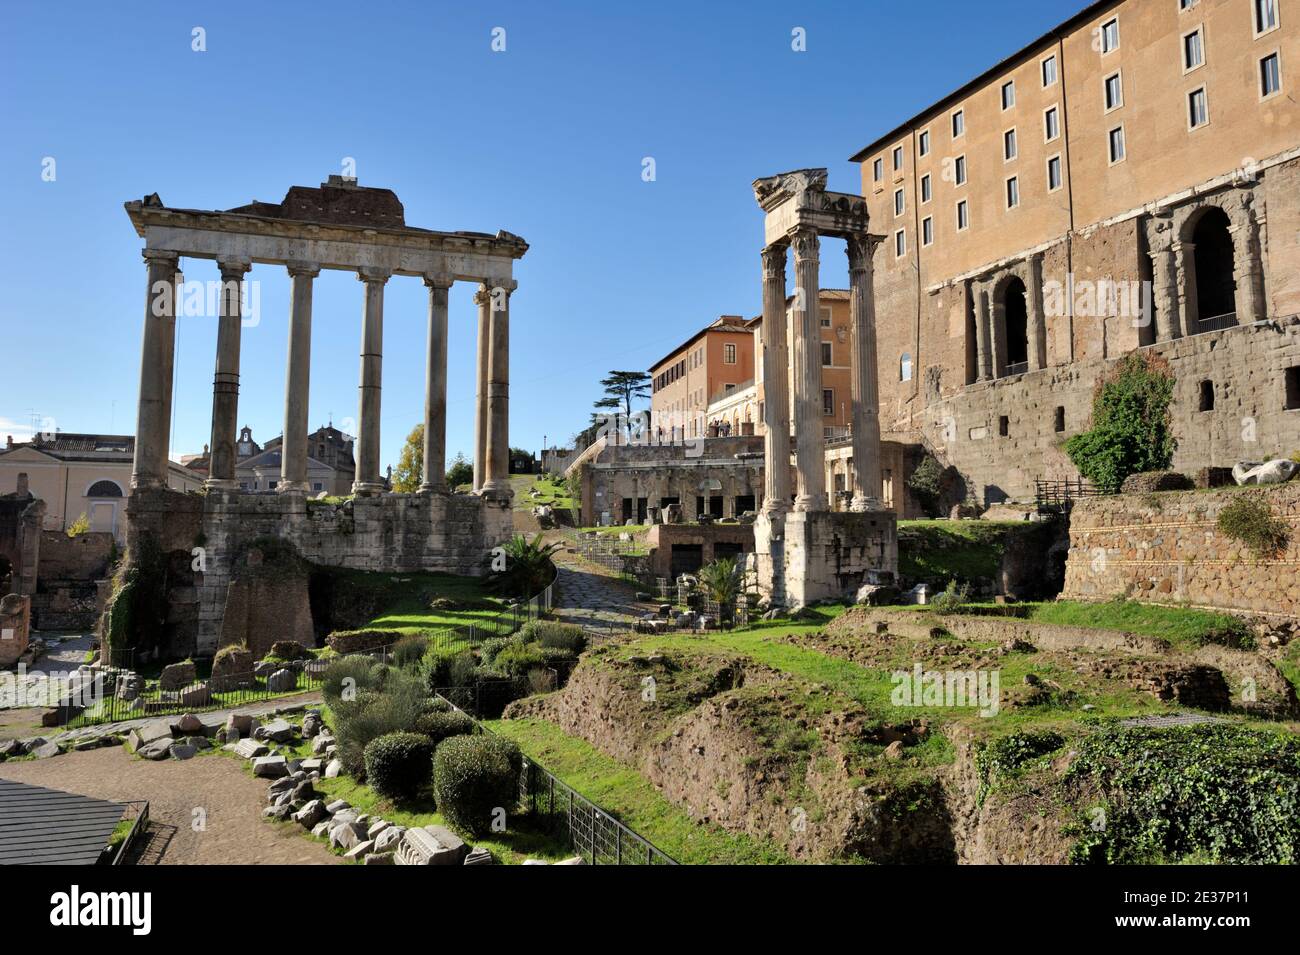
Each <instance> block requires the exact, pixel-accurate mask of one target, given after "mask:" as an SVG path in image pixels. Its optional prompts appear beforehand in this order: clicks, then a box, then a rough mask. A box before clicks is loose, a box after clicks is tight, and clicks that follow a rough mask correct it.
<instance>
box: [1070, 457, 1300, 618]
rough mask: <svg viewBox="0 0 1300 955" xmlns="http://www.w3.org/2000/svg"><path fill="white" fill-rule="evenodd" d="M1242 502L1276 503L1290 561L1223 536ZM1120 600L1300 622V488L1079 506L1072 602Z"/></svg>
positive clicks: (1119, 498) (1122, 498) (1073, 521)
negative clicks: (1232, 509)
mask: <svg viewBox="0 0 1300 955" xmlns="http://www.w3.org/2000/svg"><path fill="white" fill-rule="evenodd" d="M1242 495H1252V496H1255V497H1258V498H1260V499H1262V500H1264V501H1267V502H1268V504H1269V506H1270V508H1271V510H1272V512H1273V516H1274V517H1275V518H1277V519H1278V520H1280V521H1282V522H1284V523H1285V524H1286V525H1287V527H1288V529H1289V531H1290V540H1289V542H1288V544H1287V546H1286V548H1285V549H1284V550H1283V551H1282V552H1281V553H1279V554H1275V555H1273V556H1270V557H1266V558H1260V559H1256V558H1255V557H1254V556H1253V555H1252V554H1251V553H1250V551H1249V549H1248V548H1247V547H1246V546H1245V545H1244V544H1242V543H1240V542H1239V541H1236V540H1233V539H1231V538H1229V537H1226V536H1225V535H1224V534H1222V533H1221V532H1220V531H1219V529H1218V518H1219V514H1220V513H1221V512H1222V510H1223V508H1224V507H1225V506H1226V505H1227V504H1229V503H1230V502H1232V501H1234V500H1237V499H1239V498H1240V497H1241V496H1242ZM1119 594H1127V595H1129V596H1131V597H1133V598H1135V599H1139V600H1150V601H1154V602H1158V603H1182V602H1187V603H1190V604H1193V605H1196V606H1203V607H1217V608H1221V609H1224V610H1236V611H1250V612H1253V613H1261V614H1274V615H1282V616H1290V617H1295V616H1300V484H1298V483H1294V482H1293V483H1290V484H1284V485H1279V486H1274V487H1266V488H1261V489H1237V488H1225V489H1223V490H1215V491H1183V492H1167V493H1159V494H1143V495H1135V494H1122V495H1116V496H1113V497H1103V498H1092V499H1089V500H1085V501H1080V502H1078V503H1077V504H1076V505H1075V507H1074V510H1073V512H1072V513H1071V515H1070V555H1069V560H1068V563H1067V565H1066V573H1065V591H1064V593H1063V595H1062V596H1065V597H1073V598H1078V599H1083V600H1108V599H1110V598H1112V597H1115V596H1116V595H1119Z"/></svg>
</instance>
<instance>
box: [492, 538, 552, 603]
mask: <svg viewBox="0 0 1300 955" xmlns="http://www.w3.org/2000/svg"><path fill="white" fill-rule="evenodd" d="M560 547H561V544H560V542H559V541H556V542H554V543H550V544H544V543H542V535H541V534H538V535H537V536H536V537H534V538H533V539H532V540H531V541H530V540H529V539H528V538H526V537H524V535H523V534H516V535H515V536H514V537H512V538H510V540H508V541H506V542H505V543H504V544H502V545H501V550H502V551H503V554H502V555H501V556H503V557H504V558H505V560H504V564H505V569H504V570H502V569H499V567H498V566H497V565H496V562H497V560H498V556H497V555H495V554H489V555H488V558H487V561H488V564H489V566H491V567H492V575H491V577H490V578H489V579H488V586H489V587H491V588H492V589H493V590H496V591H498V592H500V593H505V594H508V595H509V596H511V597H518V598H520V599H522V600H527V599H528V598H530V597H534V596H536V595H537V594H538V593H540V592H541V591H542V590H544V589H545V588H546V585H547V584H549V583H550V582H551V580H552V579H554V577H555V564H554V563H553V562H552V561H551V555H552V554H554V553H555V552H556V551H557V550H559V549H560Z"/></svg>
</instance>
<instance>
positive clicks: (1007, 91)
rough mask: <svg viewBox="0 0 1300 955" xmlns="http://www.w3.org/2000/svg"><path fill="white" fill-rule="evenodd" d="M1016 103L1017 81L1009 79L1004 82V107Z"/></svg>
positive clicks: (1009, 106) (1007, 107)
mask: <svg viewBox="0 0 1300 955" xmlns="http://www.w3.org/2000/svg"><path fill="white" fill-rule="evenodd" d="M1015 105H1016V81H1015V80H1007V81H1006V82H1005V83H1003V84H1002V108H1003V109H1010V108H1011V107H1013V106H1015Z"/></svg>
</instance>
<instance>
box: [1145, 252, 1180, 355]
mask: <svg viewBox="0 0 1300 955" xmlns="http://www.w3.org/2000/svg"><path fill="white" fill-rule="evenodd" d="M1151 286H1152V289H1151V302H1152V305H1153V307H1154V309H1155V316H1154V317H1153V318H1152V321H1154V322H1155V323H1156V329H1155V332H1156V335H1155V338H1156V341H1162V342H1163V341H1169V340H1170V339H1172V338H1182V337H1183V328H1182V321H1181V318H1180V315H1179V300H1178V299H1179V296H1178V266H1177V263H1176V262H1175V261H1174V250H1173V249H1171V248H1163V249H1156V250H1154V251H1153V252H1152V253H1151Z"/></svg>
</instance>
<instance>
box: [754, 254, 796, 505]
mask: <svg viewBox="0 0 1300 955" xmlns="http://www.w3.org/2000/svg"><path fill="white" fill-rule="evenodd" d="M785 259H786V247H785V246H784V245H769V246H768V247H767V248H765V249H764V250H763V326H762V331H761V334H762V336H763V428H764V432H765V433H764V435H763V453H764V467H763V511H764V513H766V514H767V515H768V516H769V517H778V516H780V515H782V514H784V513H785V512H786V511H787V510H789V508H790V387H789V369H790V352H789V349H788V348H787V346H786V340H785V339H786V335H785Z"/></svg>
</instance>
